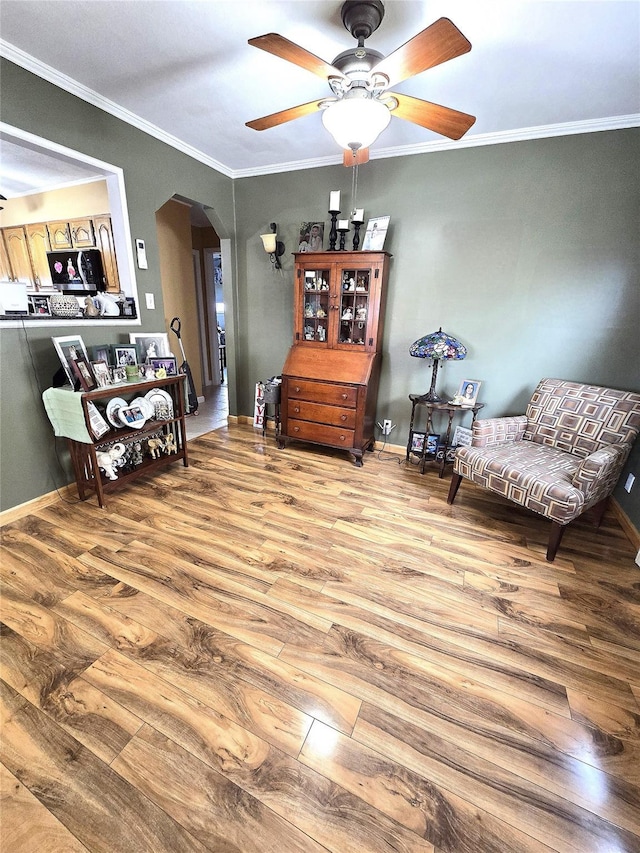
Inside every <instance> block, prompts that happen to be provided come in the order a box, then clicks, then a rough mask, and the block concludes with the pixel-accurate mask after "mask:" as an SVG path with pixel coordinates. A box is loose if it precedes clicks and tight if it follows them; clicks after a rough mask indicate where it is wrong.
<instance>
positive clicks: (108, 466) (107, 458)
mask: <svg viewBox="0 0 640 853" xmlns="http://www.w3.org/2000/svg"><path fill="white" fill-rule="evenodd" d="M125 454H126V448H125V446H124V444H122V443H120V442H118V443H117V444H114V445H113V446H112V447H110V448H109V450H98V451H97V453H96V459H97V460H98V466H99V467H100V468H102V470H103V471H104V473H105V475H106V476H107V477H108V479H109V480H117V479H118V474H117V473H116V469H117V468H118V467H119V466H120V464H121V460H122V459H123V458H124V456H125Z"/></svg>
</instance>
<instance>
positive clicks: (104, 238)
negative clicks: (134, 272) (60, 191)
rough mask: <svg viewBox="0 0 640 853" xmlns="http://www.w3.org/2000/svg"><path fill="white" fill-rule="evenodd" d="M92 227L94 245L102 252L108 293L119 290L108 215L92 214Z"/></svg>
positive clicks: (114, 250)
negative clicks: (94, 238) (94, 239)
mask: <svg viewBox="0 0 640 853" xmlns="http://www.w3.org/2000/svg"><path fill="white" fill-rule="evenodd" d="M93 227H94V229H95V236H96V246H97V247H98V249H100V251H101V253H102V267H103V269H104V276H105V279H106V283H107V291H108V292H109V293H118V292H119V290H120V276H119V275H118V262H117V261H116V247H115V244H114V242H113V231H112V230H111V217H110V216H94V218H93Z"/></svg>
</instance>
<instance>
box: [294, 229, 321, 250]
mask: <svg viewBox="0 0 640 853" xmlns="http://www.w3.org/2000/svg"><path fill="white" fill-rule="evenodd" d="M323 243H324V222H302V223H301V224H300V233H299V235H298V251H299V252H321V251H322V246H323Z"/></svg>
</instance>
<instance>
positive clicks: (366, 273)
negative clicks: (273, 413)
mask: <svg viewBox="0 0 640 853" xmlns="http://www.w3.org/2000/svg"><path fill="white" fill-rule="evenodd" d="M390 258H391V255H389V254H388V253H387V252H365V251H362V252H341V251H336V252H304V253H303V252H300V253H297V254H296V255H295V268H294V289H295V298H294V342H293V346H292V347H291V349H290V350H289V354H288V356H287V359H286V361H285V364H284V368H283V370H282V391H281V431H280V435H279V437H278V443H279V445H280V447H284V445H285V443H286V442H287V441H288V440H290V439H295V440H300V441H308V442H311V443H314V444H322V445H326V446H329V447H340V448H343V449H345V450H347V451H349V452H350V453H351V454H352V455H353V457H354V459H355V463H356V465H358V466H360V465H362V456H363V453H364V451H365V450H372V449H373V447H374V444H375V432H374V428H375V415H376V402H377V396H378V381H379V378H380V363H381V359H382V352H381V351H382V329H383V322H384V306H385V298H386V289H387V281H388V276H389V259H390Z"/></svg>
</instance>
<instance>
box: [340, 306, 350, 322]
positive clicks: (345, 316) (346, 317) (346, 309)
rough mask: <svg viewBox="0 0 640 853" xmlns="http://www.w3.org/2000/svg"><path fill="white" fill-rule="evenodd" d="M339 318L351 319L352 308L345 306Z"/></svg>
mask: <svg viewBox="0 0 640 853" xmlns="http://www.w3.org/2000/svg"><path fill="white" fill-rule="evenodd" d="M340 319H341V320H353V308H345V310H344V313H343V315H342V317H341V318H340Z"/></svg>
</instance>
